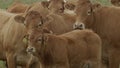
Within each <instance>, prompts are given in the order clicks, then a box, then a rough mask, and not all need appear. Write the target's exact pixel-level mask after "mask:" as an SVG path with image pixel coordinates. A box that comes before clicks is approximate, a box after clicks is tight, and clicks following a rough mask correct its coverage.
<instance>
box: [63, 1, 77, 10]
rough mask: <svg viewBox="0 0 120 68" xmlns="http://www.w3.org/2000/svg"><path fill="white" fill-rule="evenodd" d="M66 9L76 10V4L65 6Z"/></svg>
mask: <svg viewBox="0 0 120 68" xmlns="http://www.w3.org/2000/svg"><path fill="white" fill-rule="evenodd" d="M64 7H65V8H66V9H69V10H74V9H75V5H74V4H71V3H66V4H65V5H64Z"/></svg>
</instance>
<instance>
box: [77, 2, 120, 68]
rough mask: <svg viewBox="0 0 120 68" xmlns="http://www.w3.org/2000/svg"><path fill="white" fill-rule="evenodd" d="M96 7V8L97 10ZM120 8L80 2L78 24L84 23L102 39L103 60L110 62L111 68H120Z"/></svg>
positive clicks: (78, 5)
mask: <svg viewBox="0 0 120 68" xmlns="http://www.w3.org/2000/svg"><path fill="white" fill-rule="evenodd" d="M95 7H96V8H95ZM119 11H120V8H118V7H107V6H100V5H97V4H96V5H93V4H92V3H90V1H89V0H84V1H83V0H79V1H78V4H77V8H76V14H77V17H78V18H77V21H76V23H81V22H82V23H84V24H85V25H86V27H87V28H89V29H93V30H94V31H95V32H96V33H97V34H98V35H100V37H101V38H102V42H103V45H102V50H103V51H102V56H103V57H102V58H103V61H104V60H105V61H106V60H107V61H108V60H109V68H119V63H120V60H119V59H120V58H119V57H118V56H120V54H119V53H120V51H119V50H120V44H119V39H120V31H119V29H120V19H119V18H120V12H119Z"/></svg>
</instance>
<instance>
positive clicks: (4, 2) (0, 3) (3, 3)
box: [0, 0, 111, 9]
mask: <svg viewBox="0 0 120 68" xmlns="http://www.w3.org/2000/svg"><path fill="white" fill-rule="evenodd" d="M14 1H15V0H0V8H2V9H5V8H7V7H8V6H9V5H11V4H12V3H13V2H14ZM16 1H21V2H23V3H27V4H31V3H33V2H38V1H43V0H16ZM91 1H93V2H100V3H101V4H103V5H111V4H110V2H108V1H109V0H91Z"/></svg>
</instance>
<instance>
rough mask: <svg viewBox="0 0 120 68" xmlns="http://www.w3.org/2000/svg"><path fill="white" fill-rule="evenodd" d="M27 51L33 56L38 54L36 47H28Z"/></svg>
mask: <svg viewBox="0 0 120 68" xmlns="http://www.w3.org/2000/svg"><path fill="white" fill-rule="evenodd" d="M26 51H27V53H29V54H33V53H35V52H36V49H35V48H34V47H31V46H28V47H27V50H26Z"/></svg>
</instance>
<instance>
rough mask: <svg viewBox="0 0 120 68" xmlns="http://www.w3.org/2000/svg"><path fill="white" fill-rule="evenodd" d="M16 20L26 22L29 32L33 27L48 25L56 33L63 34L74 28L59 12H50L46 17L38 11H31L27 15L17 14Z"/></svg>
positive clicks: (39, 27) (38, 27)
mask: <svg viewBox="0 0 120 68" xmlns="http://www.w3.org/2000/svg"><path fill="white" fill-rule="evenodd" d="M15 20H16V21H18V22H21V23H24V24H25V25H26V27H27V31H28V32H27V33H29V32H31V31H32V30H33V29H41V27H46V28H47V29H49V30H51V31H52V32H53V33H54V34H62V33H65V32H68V31H71V30H73V28H72V27H73V26H71V27H70V26H69V25H68V24H67V23H66V22H65V21H64V19H63V18H62V16H60V15H57V14H53V13H51V14H48V15H47V17H46V18H43V17H42V15H41V14H40V13H39V12H37V11H30V12H28V13H27V14H26V17H25V18H24V17H22V16H19V15H18V16H16V17H15Z"/></svg>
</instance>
